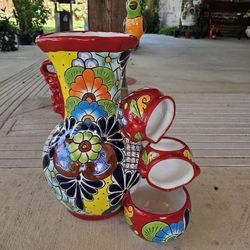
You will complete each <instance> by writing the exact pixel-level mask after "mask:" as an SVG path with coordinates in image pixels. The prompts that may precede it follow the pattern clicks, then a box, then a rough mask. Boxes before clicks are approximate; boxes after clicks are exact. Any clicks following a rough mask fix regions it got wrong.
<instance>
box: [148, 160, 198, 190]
mask: <svg viewBox="0 0 250 250" xmlns="http://www.w3.org/2000/svg"><path fill="white" fill-rule="evenodd" d="M193 177H194V169H193V166H192V164H191V163H190V162H188V161H186V160H183V159H178V158H168V159H165V160H162V161H159V162H158V163H156V164H155V165H154V166H153V167H152V168H151V169H150V170H149V173H148V180H149V182H150V183H152V184H153V185H155V186H157V187H160V188H163V189H173V188H176V187H179V186H183V185H185V184H186V183H188V182H189V181H191V180H192V178H193Z"/></svg>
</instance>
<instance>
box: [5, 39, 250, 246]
mask: <svg viewBox="0 0 250 250" xmlns="http://www.w3.org/2000/svg"><path fill="white" fill-rule="evenodd" d="M247 42H248V43H247ZM249 47H250V43H249V41H240V42H239V43H238V41H237V40H233V41H231V40H230V41H207V40H199V41H198V40H185V39H174V38H168V37H164V36H151V35H148V36H145V37H144V39H143V40H142V43H141V48H139V49H138V50H137V51H136V52H135V53H134V54H133V56H132V59H131V61H130V65H129V66H128V75H129V76H132V77H135V78H136V79H138V82H137V84H135V85H132V86H131V89H135V88H138V87H142V86H152V84H151V83H154V86H157V87H159V88H161V89H163V90H164V91H165V92H167V93H169V94H170V95H172V96H173V97H174V98H175V99H176V102H177V117H176V120H175V122H174V125H173V129H171V131H170V132H169V133H170V134H171V135H175V136H178V137H179V138H180V139H183V140H184V141H186V142H187V143H188V144H189V145H190V147H191V149H192V150H193V153H194V156H195V159H196V160H197V162H198V163H199V164H200V165H201V167H202V174H201V176H200V177H199V178H198V179H197V180H196V181H194V183H192V184H191V185H189V187H188V189H189V190H190V194H191V198H192V202H193V214H192V220H191V224H190V227H189V229H188V230H187V232H186V233H185V235H184V236H183V237H181V238H180V239H179V240H178V241H175V242H173V243H170V244H169V246H168V247H169V249H175V250H179V249H192V250H193V249H195V250H196V249H197V250H200V249H227V250H228V249H250V240H249V239H250V233H249V232H250V222H249V220H250V219H249V218H250V207H249V189H250V186H249V179H250V155H249V152H250V126H249V125H250V93H249V92H250V74H249V73H250V72H249V71H250V70H249V65H250V50H249ZM229 48H231V50H230V49H229ZM156 49H157V50H156ZM159 49H161V50H159ZM31 50H33V51H34V53H37V55H39V56H38V58H39V60H40V59H41V58H42V57H43V56H42V54H40V53H39V52H38V50H37V49H36V48H34V47H32V49H31ZM213 51H217V52H218V53H219V54H217V55H216V53H215V54H214V56H211V53H212V52H213ZM201 52H203V54H200V53H201ZM228 53H231V56H229V55H228ZM6 55H7V53H6V54H5V56H6ZM30 55H31V54H30ZM1 56H2V54H0V63H1V64H0V65H1V67H0V68H1V70H2V65H3V64H2V61H1ZM216 56H217V57H216ZM222 57H223V58H224V59H222ZM38 58H33V59H30V60H29V65H27V66H29V67H26V68H25V69H23V70H22V71H21V72H20V73H17V74H15V75H12V76H11V78H8V79H6V80H5V81H2V82H0V96H1V98H0V127H1V129H0V135H1V138H0V190H1V191H0V215H1V216H0V249H4V250H5V249H8V250H9V249H11V250H13V249H18V250H19V249H25V250H29V249H35V248H36V249H124V250H125V249H159V247H158V246H155V245H152V244H149V243H146V242H144V241H142V240H139V239H137V238H136V237H134V236H133V235H132V233H131V232H130V231H129V229H128V228H127V226H126V224H125V221H124V219H123V216H122V214H121V215H118V216H117V217H115V218H112V219H109V220H107V221H105V222H104V221H100V222H87V221H80V220H77V219H75V218H73V217H72V216H70V215H69V214H68V213H67V211H65V209H64V208H63V207H62V206H61V205H60V204H59V203H58V202H57V201H56V199H55V198H54V197H53V196H52V194H51V193H50V190H49V189H48V188H47V187H46V184H45V181H44V178H43V176H42V170H41V150H42V146H43V143H44V141H45V139H46V137H47V136H48V134H49V131H50V130H51V129H52V128H53V127H54V126H55V124H57V123H58V121H59V120H60V118H59V116H58V115H56V114H55V113H53V111H52V108H51V105H50V100H49V90H48V87H47V86H46V85H44V83H43V79H42V77H41V75H40V73H39V71H38V65H39V64H38V63H37V60H38ZM229 58H230V59H231V60H229ZM27 61H28V60H27ZM215 62H216V63H215ZM10 63H11V62H10ZM10 65H11V64H10ZM13 65H15V62H14V64H13ZM212 73H213V74H212ZM5 78H6V77H5ZM228 81H229V82H228ZM239 239H240V240H239Z"/></svg>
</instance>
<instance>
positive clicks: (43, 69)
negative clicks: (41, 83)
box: [40, 59, 56, 80]
mask: <svg viewBox="0 0 250 250" xmlns="http://www.w3.org/2000/svg"><path fill="white" fill-rule="evenodd" d="M49 65H51V66H53V64H52V62H51V61H50V60H49V59H46V60H44V61H43V62H42V63H41V66H40V71H41V73H42V74H43V76H44V77H45V79H46V78H49V77H55V76H56V74H55V73H52V72H50V71H49V70H48V66H49ZM46 80H47V79H46Z"/></svg>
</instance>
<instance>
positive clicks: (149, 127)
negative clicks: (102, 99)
mask: <svg viewBox="0 0 250 250" xmlns="http://www.w3.org/2000/svg"><path fill="white" fill-rule="evenodd" d="M174 117H175V102H174V100H173V99H172V97H170V96H164V95H163V94H162V93H161V92H160V91H159V90H157V89H150V88H145V89H140V90H137V91H135V92H133V93H131V94H130V95H129V96H128V97H127V98H125V99H124V100H123V101H121V104H120V109H119V113H118V119H119V120H120V124H121V127H122V131H123V133H124V134H125V135H126V136H127V137H128V138H129V139H130V140H131V141H133V142H137V141H149V142H154V143H155V142H158V141H159V140H160V138H161V137H162V136H163V135H164V134H165V133H166V131H167V130H168V129H169V128H170V126H171V124H172V122H173V120H174Z"/></svg>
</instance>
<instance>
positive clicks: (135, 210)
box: [124, 179, 191, 244]
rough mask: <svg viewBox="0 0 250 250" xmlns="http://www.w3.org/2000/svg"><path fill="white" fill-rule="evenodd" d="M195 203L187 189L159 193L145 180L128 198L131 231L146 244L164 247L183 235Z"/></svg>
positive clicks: (127, 206) (134, 188)
mask: <svg viewBox="0 0 250 250" xmlns="http://www.w3.org/2000/svg"><path fill="white" fill-rule="evenodd" d="M190 212H191V201H190V197H189V194H188V191H187V189H186V188H185V187H182V188H179V189H176V190H174V191H171V192H164V191H161V190H157V189H155V188H153V187H151V186H150V185H148V184H147V182H146V181H145V180H144V179H142V180H140V182H139V183H138V184H137V186H136V187H133V188H132V189H131V190H130V192H128V193H127V194H126V195H125V197H124V215H125V219H126V221H127V223H128V225H129V227H130V229H131V230H132V231H133V232H134V233H135V234H136V235H138V236H139V237H141V238H142V239H144V240H147V241H151V242H155V243H159V244H164V243H167V242H168V241H171V240H174V239H176V238H177V237H179V236H180V235H182V234H183V233H184V232H185V230H186V228H187V226H188V223H189V216H190Z"/></svg>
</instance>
